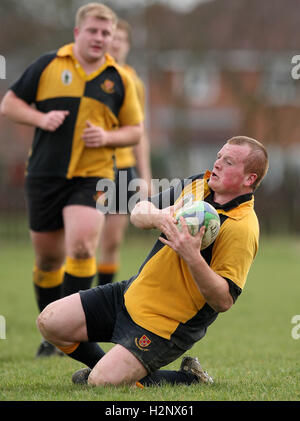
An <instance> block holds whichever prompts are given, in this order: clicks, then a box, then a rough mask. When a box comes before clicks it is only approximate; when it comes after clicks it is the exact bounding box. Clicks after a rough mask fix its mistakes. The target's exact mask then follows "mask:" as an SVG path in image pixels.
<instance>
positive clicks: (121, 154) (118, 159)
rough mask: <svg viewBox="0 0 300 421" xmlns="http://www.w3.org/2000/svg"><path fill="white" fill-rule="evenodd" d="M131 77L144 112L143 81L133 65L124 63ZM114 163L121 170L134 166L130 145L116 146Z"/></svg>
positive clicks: (134, 161)
mask: <svg viewBox="0 0 300 421" xmlns="http://www.w3.org/2000/svg"><path fill="white" fill-rule="evenodd" d="M123 68H124V69H125V70H126V71H127V72H128V73H129V74H130V76H131V77H132V79H133V82H134V85H135V87H136V91H137V95H138V99H139V102H140V105H141V108H142V111H143V113H144V114H145V86H144V83H143V81H142V80H141V79H140V77H139V76H138V74H137V73H136V71H135V70H134V69H133V67H131V66H129V65H128V64H126V65H125V66H124V67H123ZM115 163H116V168H117V169H119V170H121V169H124V168H128V167H134V166H135V165H136V158H135V154H134V150H133V147H132V146H129V147H125V148H117V149H116V152H115Z"/></svg>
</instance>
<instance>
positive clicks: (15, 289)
mask: <svg viewBox="0 0 300 421" xmlns="http://www.w3.org/2000/svg"><path fill="white" fill-rule="evenodd" d="M152 242H153V237H152V236H151V235H150V234H149V237H147V236H143V237H141V238H140V239H139V240H138V241H137V243H135V242H134V241H132V240H130V239H129V238H127V241H126V244H124V247H123V251H122V262H123V263H122V268H121V272H120V274H119V277H118V279H119V280H121V279H125V278H127V277H129V276H131V275H132V274H134V273H135V272H136V270H137V268H138V266H139V264H140V263H142V261H143V259H144V257H145V255H146V253H147V251H148V250H149V249H150V245H151V244H152ZM0 253H1V258H0V259H1V296H0V315H3V316H4V317H5V319H6V339H5V340H4V339H3V340H0V373H1V387H0V400H1V401H115V402H117V401H182V402H184V401H299V400H300V339H299V340H295V339H293V338H292V335H291V330H292V327H293V325H292V323H291V319H292V317H293V316H294V315H296V314H300V300H299V297H300V282H299V273H300V263H299V255H300V241H299V240H296V239H291V238H273V239H270V238H263V239H262V240H261V247H260V251H259V254H258V256H257V258H256V260H255V263H254V265H253V267H252V269H251V271H250V274H249V277H248V281H247V284H246V287H245V289H244V292H243V294H242V295H241V296H240V298H239V299H238V301H237V303H236V304H235V305H234V306H233V307H232V308H231V309H230V311H228V312H227V313H224V314H221V315H220V316H219V317H218V319H217V320H216V322H215V323H214V324H213V325H212V326H210V328H209V329H208V332H207V335H206V336H205V337H204V338H203V339H202V340H201V341H200V342H198V343H197V344H196V345H195V346H194V347H193V348H192V350H191V351H190V353H189V354H190V355H192V356H198V357H199V359H200V361H201V363H202V365H203V366H204V368H205V369H206V370H207V371H208V372H209V373H210V374H211V375H212V376H213V377H214V379H215V383H214V384H213V385H209V386H204V385H193V386H190V387H188V386H176V387H169V386H167V385H166V386H163V387H161V388H158V387H154V388H153V387H152V388H145V389H143V390H141V389H135V388H132V387H127V386H124V387H120V388H114V387H106V388H89V387H75V386H73V385H72V383H71V375H72V373H73V372H74V371H75V370H77V369H78V368H81V367H82V365H81V364H79V363H78V362H76V361H73V360H71V359H69V358H67V357H63V358H61V357H52V358H50V359H46V360H36V359H35V358H34V355H35V352H36V349H37V346H38V345H39V342H40V334H39V332H38V330H37V328H36V325H35V319H36V317H37V314H38V312H37V306H36V303H35V300H34V295H33V287H32V281H31V270H32V260H33V252H32V248H31V245H30V243H26V242H25V243H19V244H13V243H9V244H4V243H3V242H2V243H1V245H0ZM110 346H111V345H110V344H104V345H103V347H104V348H105V350H108V349H109V348H110ZM179 365H180V360H177V361H174V362H173V363H172V364H170V365H169V366H168V367H169V368H171V369H177V368H178V367H179Z"/></svg>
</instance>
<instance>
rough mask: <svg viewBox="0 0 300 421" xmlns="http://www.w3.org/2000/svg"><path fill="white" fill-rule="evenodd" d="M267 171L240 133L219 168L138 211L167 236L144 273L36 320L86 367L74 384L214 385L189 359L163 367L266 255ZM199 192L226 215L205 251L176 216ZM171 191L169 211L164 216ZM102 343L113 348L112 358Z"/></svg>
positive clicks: (51, 308)
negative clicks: (262, 245) (258, 210)
mask: <svg viewBox="0 0 300 421" xmlns="http://www.w3.org/2000/svg"><path fill="white" fill-rule="evenodd" d="M267 169H268V156H267V152H266V150H265V148H264V146H263V145H262V144H261V143H260V142H257V141H256V140H254V139H251V138H248V137H244V136H238V137H234V138H232V139H229V140H228V141H227V142H226V143H225V145H224V146H223V147H222V148H221V149H220V151H219V152H218V154H217V158H216V161H215V163H214V166H213V169H212V171H211V172H210V171H206V172H205V173H204V174H199V175H196V176H193V177H190V178H189V179H188V181H187V180H185V182H184V183H179V184H178V186H177V187H176V186H175V187H172V188H171V189H170V190H167V191H164V192H162V193H160V194H159V195H156V196H153V197H152V198H151V199H150V200H149V201H141V202H139V203H138V204H137V205H136V206H135V208H134V210H133V212H132V214H131V222H132V223H133V224H134V225H135V226H136V227H138V228H141V229H158V230H159V231H160V232H161V234H160V236H159V238H158V240H157V242H156V243H155V245H154V247H153V248H152V250H151V252H150V253H149V254H148V256H147V258H146V260H145V261H144V263H143V265H142V266H141V268H140V270H139V272H138V274H137V275H135V276H133V277H132V278H131V279H129V280H127V281H123V282H117V283H113V284H107V285H104V286H97V287H95V288H93V289H90V290H87V291H80V292H79V293H76V294H73V295H70V296H68V297H65V298H63V299H60V300H58V301H55V302H53V303H51V304H49V305H48V306H47V307H46V308H45V309H44V311H43V312H42V313H41V314H40V316H39V318H38V327H39V329H40V331H41V333H42V335H43V336H44V337H45V338H46V339H47V340H48V341H49V342H51V343H53V344H54V345H55V346H57V347H58V348H59V349H61V350H62V351H63V352H64V353H66V354H68V355H69V356H70V357H72V358H74V359H76V360H78V361H80V362H82V363H84V364H85V365H86V366H87V368H83V369H81V370H79V371H77V372H76V373H75V374H74V375H73V382H74V383H81V384H84V383H88V384H90V385H94V386H104V385H107V384H109V385H121V384H133V385H134V384H139V385H143V386H145V385H160V384H162V383H164V382H166V383H171V384H192V383H194V382H205V383H210V382H212V379H211V377H210V376H209V375H208V374H207V373H206V372H205V371H204V370H203V369H202V367H201V365H200V363H199V361H198V359H197V358H192V357H189V356H186V357H184V358H183V361H182V363H181V367H180V369H179V370H178V371H171V370H159V369H160V368H161V367H164V366H166V365H167V364H169V363H171V362H172V361H174V360H176V359H177V358H178V357H180V356H181V355H183V354H184V353H185V352H186V351H188V350H189V349H190V348H192V346H193V344H194V343H196V342H197V341H198V340H200V339H201V338H202V337H203V336H204V335H205V334H206V331H207V328H208V326H209V325H210V324H211V323H213V322H214V321H215V320H216V318H217V316H218V314H219V313H221V312H225V311H227V310H229V309H230V307H231V306H232V305H233V303H234V302H235V301H236V299H237V297H238V296H239V295H240V293H241V292H242V289H243V287H244V284H245V282H246V278H247V274H248V271H249V269H250V266H251V264H252V262H253V259H254V257H255V255H256V253H257V249H258V236H259V224H258V220H257V217H256V214H255V211H254V197H253V193H254V191H255V189H256V188H257V187H258V185H259V184H260V182H261V181H262V179H263V177H264V176H265V174H266V172H267ZM191 193H192V194H193V195H194V198H195V199H197V200H202V199H204V200H206V201H207V202H209V203H210V204H212V205H213V206H214V207H215V208H216V209H217V210H218V213H219V216H220V219H221V228H220V232H219V235H218V236H217V238H216V240H215V241H214V243H213V244H212V245H211V246H209V247H208V248H206V249H204V250H202V251H201V252H200V246H201V240H202V237H203V234H204V233H203V229H201V230H200V232H199V233H198V234H197V235H195V236H194V237H192V236H191V235H190V234H189V232H188V229H187V226H186V225H185V224H184V223H183V230H182V231H181V232H179V230H178V229H177V227H176V224H175V222H174V218H173V212H174V208H175V207H177V206H179V204H180V202H181V198H182V197H183V196H184V195H187V194H191ZM166 195H168V197H169V198H170V206H169V207H168V208H166V209H164V210H162V209H160V208H159V204H161V203H166V201H165V198H166ZM163 196H164V197H163ZM182 222H183V221H182ZM97 342H111V343H114V344H115V345H114V346H113V347H112V348H111V350H109V351H108V352H107V353H104V351H103V350H102V349H101V348H100V346H99V345H98V344H97ZM137 382H138V383H137Z"/></svg>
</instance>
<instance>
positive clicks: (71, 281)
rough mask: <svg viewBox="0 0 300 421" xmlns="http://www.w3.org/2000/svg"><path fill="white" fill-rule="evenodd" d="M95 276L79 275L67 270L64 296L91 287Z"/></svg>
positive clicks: (63, 289)
mask: <svg viewBox="0 0 300 421" xmlns="http://www.w3.org/2000/svg"><path fill="white" fill-rule="evenodd" d="M93 278H94V276H86V277H78V276H74V275H70V274H69V273H67V272H65V276H64V282H63V288H62V296H63V297H66V296H67V295H71V294H74V293H75V292H78V291H80V290H85V289H89V288H91V285H92V282H93Z"/></svg>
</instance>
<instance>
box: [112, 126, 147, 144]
mask: <svg viewBox="0 0 300 421" xmlns="http://www.w3.org/2000/svg"><path fill="white" fill-rule="evenodd" d="M142 134H143V125H142V124H137V125H135V126H123V127H120V128H119V129H117V130H112V131H110V132H109V135H108V141H107V144H106V146H108V147H113V148H122V147H125V146H134V145H136V144H138V143H139V142H140V139H141V136H142Z"/></svg>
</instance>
